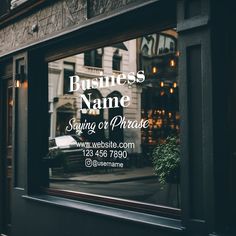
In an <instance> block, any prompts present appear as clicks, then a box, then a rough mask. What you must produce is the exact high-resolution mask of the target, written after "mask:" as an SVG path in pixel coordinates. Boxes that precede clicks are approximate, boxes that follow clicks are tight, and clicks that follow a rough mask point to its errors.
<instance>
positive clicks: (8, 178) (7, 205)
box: [0, 66, 13, 235]
mask: <svg viewBox="0 0 236 236" xmlns="http://www.w3.org/2000/svg"><path fill="white" fill-rule="evenodd" d="M11 72H12V70H11V68H9V67H7V66H6V68H4V72H3V73H1V77H0V131H1V135H0V233H1V235H10V229H11V189H12V114H13V82H12V73H11Z"/></svg>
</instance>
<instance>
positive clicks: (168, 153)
mask: <svg viewBox="0 0 236 236" xmlns="http://www.w3.org/2000/svg"><path fill="white" fill-rule="evenodd" d="M152 157H153V165H154V172H155V174H156V175H157V176H158V178H159V182H160V183H162V184H166V183H173V184H179V178H180V144H179V141H178V138H177V137H176V136H169V137H167V139H166V140H165V142H163V143H159V144H158V145H157V146H156V147H155V149H154V150H153V154H152Z"/></svg>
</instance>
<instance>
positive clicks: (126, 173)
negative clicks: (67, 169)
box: [50, 167, 155, 183]
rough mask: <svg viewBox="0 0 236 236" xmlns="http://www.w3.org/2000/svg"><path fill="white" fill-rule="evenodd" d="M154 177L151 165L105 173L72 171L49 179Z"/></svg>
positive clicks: (105, 180)
mask: <svg viewBox="0 0 236 236" xmlns="http://www.w3.org/2000/svg"><path fill="white" fill-rule="evenodd" d="M153 177H155V175H154V172H153V168H152V167H143V168H127V169H119V170H112V172H106V173H96V172H95V173H91V172H90V173H85V172H80V173H72V174H70V175H63V176H59V175H58V176H52V177H51V178H50V179H51V181H53V182H55V181H80V182H90V183H114V182H125V181H132V180H137V179H146V178H153Z"/></svg>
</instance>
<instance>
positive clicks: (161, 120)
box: [48, 29, 180, 207]
mask: <svg viewBox="0 0 236 236" xmlns="http://www.w3.org/2000/svg"><path fill="white" fill-rule="evenodd" d="M168 35H169V37H168ZM176 40H177V33H176V31H175V30H174V29H170V30H168V31H165V33H164V34H163V32H161V33H154V34H149V35H144V36H142V37H139V38H135V39H132V40H128V41H124V42H120V43H118V44H114V45H109V46H106V47H104V48H99V49H94V50H91V51H87V52H84V53H80V54H77V55H74V56H72V57H69V58H64V59H62V60H58V61H54V62H51V63H49V65H48V66H49V75H48V80H49V83H48V84H49V113H50V137H49V153H48V160H50V161H51V168H50V170H49V171H50V187H53V188H58V189H64V190H73V191H78V192H84V193H92V194H97V195H102V196H110V197H115V198H120V199H126V200H127V199H128V200H133V201H137V202H142V203H149V204H158V205H165V206H171V207H179V205H180V203H179V190H178V186H179V168H180V167H179V119H180V117H179V109H178V79H177V66H178V57H177V55H178V53H177V52H176ZM167 49H168V50H167ZM160 51H165V53H160ZM68 63H74V65H75V67H74V68H75V71H74V75H69V74H68V76H64V77H63V71H65V69H67V68H64V67H65V65H68ZM64 84H67V89H68V93H65V91H64V92H63V88H65V86H64Z"/></svg>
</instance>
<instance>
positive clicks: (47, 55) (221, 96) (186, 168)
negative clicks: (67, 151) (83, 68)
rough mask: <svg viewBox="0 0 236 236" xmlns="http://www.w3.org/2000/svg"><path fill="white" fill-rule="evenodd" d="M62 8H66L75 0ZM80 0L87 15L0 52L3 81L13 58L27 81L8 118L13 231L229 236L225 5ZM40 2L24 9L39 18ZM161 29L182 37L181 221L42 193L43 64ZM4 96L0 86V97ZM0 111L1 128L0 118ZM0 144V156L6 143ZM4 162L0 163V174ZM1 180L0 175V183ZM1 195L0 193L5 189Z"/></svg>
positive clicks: (229, 43) (228, 23) (230, 59)
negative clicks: (57, 30) (10, 121)
mask: <svg viewBox="0 0 236 236" xmlns="http://www.w3.org/2000/svg"><path fill="white" fill-rule="evenodd" d="M65 2H68V3H70V4H71V5H70V4H69V7H71V8H73V2H74V1H65ZM83 2H84V1H83ZM98 3H99V4H98ZM87 4H88V5H87V9H88V12H87V16H88V19H87V20H84V21H83V22H82V23H80V24H78V25H75V26H73V27H71V28H70V27H69V26H68V27H65V28H63V30H62V31H61V32H60V33H55V34H53V35H49V36H48V37H46V38H38V39H37V40H35V41H32V42H30V43H28V44H27V42H26V43H24V44H22V45H20V46H19V47H15V48H13V49H12V50H9V51H8V52H1V51H0V63H1V64H0V67H1V75H0V77H3V75H4V73H5V72H4V68H5V65H6V64H7V65H9V64H10V65H12V68H13V69H11V72H12V76H13V78H14V79H15V77H16V74H17V73H18V72H17V68H16V64H17V61H19V60H22V61H23V64H24V72H25V74H26V76H27V85H26V86H23V87H21V88H20V89H18V90H17V92H16V91H15V93H14V97H15V98H17V99H16V100H17V103H15V105H14V107H15V109H14V118H13V124H14V129H13V137H14V141H13V148H14V149H13V150H14V161H13V167H14V168H13V169H14V171H13V173H14V175H13V186H12V206H11V207H12V219H11V221H12V222H11V230H10V231H11V234H10V235H12V236H23V235H24V236H31V235H34V236H49V235H57V236H65V235H83V236H87V235H90V236H91V235H94V236H95V235H96V236H99V235H110V234H112V235H114V236H116V235H117V236H118V235H124V236H125V235H137V236H139V235H140V236H143V235H150V236H152V235H161V236H165V235H166V236H167V235H187V236H190V235H192V236H203V235H209V236H210V235H212V236H213V235H222V236H223V235H232V236H233V235H234V233H233V231H234V225H235V219H236V217H235V210H236V207H235V202H234V201H235V195H236V194H235V192H236V190H235V189H236V188H235V182H234V180H235V169H236V164H235V160H234V158H235V157H234V154H235V153H234V151H233V150H234V148H233V146H234V141H233V140H234V139H235V137H234V131H235V124H234V123H235V121H234V117H235V110H236V107H235V101H234V98H235V92H236V91H235V71H234V68H235V64H236V63H235V53H234V52H236V51H235V50H236V47H235V43H234V40H233V39H234V32H233V31H234V30H233V23H232V22H233V21H234V19H235V16H234V12H233V10H232V8H230V1H224V3H216V2H215V1H210V0H190V1H185V0H177V1H172V0H159V1H94V0H89V1H87ZM46 6H47V3H45V2H44V1H42V5H39V6H38V5H36V8H33V9H29V11H33V12H37V11H39V9H38V8H37V7H42V8H43V7H46ZM83 6H84V5H83ZM17 14H18V15H19V16H18V17H17V18H15V19H14V17H13V16H9V17H11V20H10V21H7V18H4V25H8V24H9V25H10V24H13V23H12V22H14V21H18V20H22V19H24V17H25V13H22V15H21V14H20V12H18V13H17ZM27 14H28V13H27ZM27 14H26V15H27ZM232 19H233V20H232ZM0 21H1V20H0ZM0 24H1V22H0ZM4 25H3V26H1V27H5V26H4ZM167 27H176V28H177V32H178V35H179V38H178V44H179V45H178V47H179V51H180V56H179V74H178V76H179V80H180V90H179V98H180V116H181V143H182V150H181V202H182V206H181V215H180V216H179V218H178V219H176V218H171V217H166V218H163V217H160V216H159V215H151V214H144V213H140V212H135V211H129V210H128V209H124V208H122V209H121V208H117V207H111V206H105V205H100V204H98V203H96V202H91V201H89V202H86V200H81V199H80V200H75V199H73V200H72V199H67V198H63V197H61V196H60V197H59V196H53V195H51V194H47V193H46V192H45V191H43V190H42V188H46V187H48V171H47V167H46V166H45V165H44V163H43V162H42V157H44V156H45V155H46V153H47V148H48V146H47V145H48V143H47V141H48V133H47V131H45V129H42V127H45V126H47V125H48V99H47V93H48V91H47V89H48V88H47V87H48V82H47V76H48V67H47V63H48V62H50V61H52V60H55V59H60V58H62V57H65V56H69V55H72V54H75V53H79V52H82V51H84V50H85V49H91V48H95V47H102V46H104V45H107V44H108V43H109V42H111V41H112V42H114V43H116V42H120V41H121V40H124V39H131V38H133V37H136V36H139V35H140V34H141V33H144V32H145V33H152V32H155V31H160V30H163V29H165V28H167ZM0 29H1V28H0ZM0 33H2V32H0ZM35 71H40V73H35ZM231 84H232V86H231ZM0 85H1V86H2V82H1V83H0ZM1 89H2V87H1V88H0V90H1ZM3 94H4V92H3V91H2V90H1V100H2V99H3V97H2V96H3ZM39 107H40V109H38V108H39ZM0 115H1V116H0V118H1V123H0V127H1V124H2V120H3V119H4V117H3V115H2V114H0ZM2 130H3V129H2V127H1V132H2ZM1 136H2V134H1ZM0 145H1V155H2V153H3V152H4V151H2V146H3V145H4V140H3V139H1V142H0ZM39 147H40V148H39ZM3 165H4V163H3V161H1V162H0V167H1V170H2V169H3ZM2 179H3V176H2V175H0V180H1V183H3V182H4V181H3V180H2ZM0 191H4V190H3V187H2V186H0ZM2 196H3V195H2V194H1V195H0V201H1V203H2V198H3V197H2ZM0 209H1V211H0V221H1V224H0V232H3V223H4V220H3V218H4V215H3V213H2V212H3V209H4V206H3V205H2V204H1V205H0Z"/></svg>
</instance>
